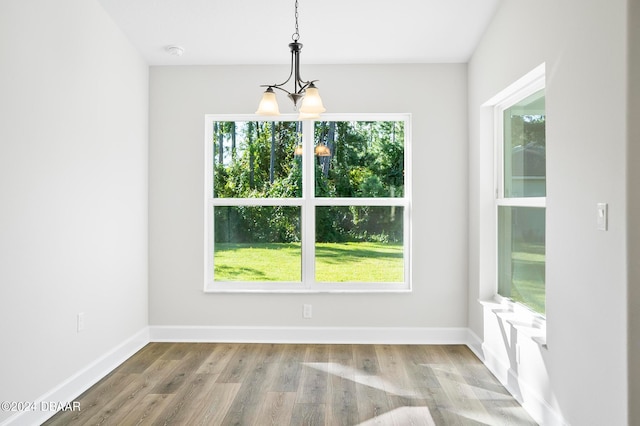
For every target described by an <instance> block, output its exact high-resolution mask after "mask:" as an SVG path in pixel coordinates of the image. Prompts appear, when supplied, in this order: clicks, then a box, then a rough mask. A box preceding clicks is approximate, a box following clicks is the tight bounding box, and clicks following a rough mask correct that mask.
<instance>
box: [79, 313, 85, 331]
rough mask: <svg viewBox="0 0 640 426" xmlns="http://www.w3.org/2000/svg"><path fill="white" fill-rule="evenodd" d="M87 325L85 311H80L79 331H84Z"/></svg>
mask: <svg viewBox="0 0 640 426" xmlns="http://www.w3.org/2000/svg"><path fill="white" fill-rule="evenodd" d="M86 327H87V324H86V322H85V319H84V312H80V313H79V314H78V333H80V332H81V331H84V330H85V329H86Z"/></svg>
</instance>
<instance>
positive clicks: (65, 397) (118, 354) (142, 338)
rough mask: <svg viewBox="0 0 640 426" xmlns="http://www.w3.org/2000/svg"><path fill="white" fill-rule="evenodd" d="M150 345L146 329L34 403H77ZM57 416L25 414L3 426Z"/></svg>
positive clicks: (29, 423) (18, 414)
mask: <svg viewBox="0 0 640 426" xmlns="http://www.w3.org/2000/svg"><path fill="white" fill-rule="evenodd" d="M147 343H149V330H148V328H147V327H145V328H144V329H142V330H140V331H139V332H138V333H136V334H134V335H133V336H131V337H130V338H128V339H127V340H125V341H124V342H122V343H120V344H119V345H118V346H116V347H115V348H113V349H112V350H110V351H109V352H107V353H106V354H104V355H103V356H101V357H100V358H98V359H96V360H95V361H94V362H92V363H91V364H89V365H88V366H86V367H85V368H83V369H82V370H80V371H78V372H77V373H76V374H74V375H73V376H71V377H69V378H68V379H67V380H65V381H63V382H62V383H60V384H59V385H58V386H56V387H55V388H53V389H52V390H50V391H49V392H47V393H45V394H44V395H42V396H40V397H39V398H36V399H35V400H34V402H35V405H36V407H42V406H48V403H50V402H54V403H58V402H63V403H67V402H73V400H74V399H75V398H77V397H78V396H79V395H81V394H82V393H83V392H84V391H86V390H87V389H89V388H90V387H91V386H93V385H94V384H96V383H97V382H98V381H100V379H102V378H103V377H105V376H106V375H107V374H109V373H110V372H111V371H113V370H114V369H115V368H116V367H117V366H119V365H120V364H122V363H123V362H124V361H125V360H127V359H128V358H129V357H131V355H133V354H134V353H136V352H137V351H139V350H140V349H141V348H142V347H143V346H145V345H146V344H147ZM54 414H56V412H55V411H48V410H45V411H41V410H40V411H23V412H19V413H16V415H14V416H11V417H9V418H8V419H6V420H5V421H3V422H2V423H0V426H9V425H11V426H23V425H24V426H31V425H39V424H42V423H43V422H45V421H46V420H48V419H49V418H51V417H53V415H54Z"/></svg>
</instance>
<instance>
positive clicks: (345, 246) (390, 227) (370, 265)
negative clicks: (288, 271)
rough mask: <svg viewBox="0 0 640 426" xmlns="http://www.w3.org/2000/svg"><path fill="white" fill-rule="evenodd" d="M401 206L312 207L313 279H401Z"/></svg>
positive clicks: (347, 280)
mask: <svg viewBox="0 0 640 426" xmlns="http://www.w3.org/2000/svg"><path fill="white" fill-rule="evenodd" d="M402 241H403V207H396V206H383V207H378V206H341V207H316V245H315V249H316V261H315V265H316V280H317V281H320V282H403V281H404V260H403V259H404V253H403V244H402Z"/></svg>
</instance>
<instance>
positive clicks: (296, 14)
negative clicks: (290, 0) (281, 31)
mask: <svg viewBox="0 0 640 426" xmlns="http://www.w3.org/2000/svg"><path fill="white" fill-rule="evenodd" d="M295 7H296V13H295V18H296V32H295V33H293V35H292V36H291V38H292V39H293V41H294V42H297V41H298V40H300V31H299V30H298V0H296V6H295Z"/></svg>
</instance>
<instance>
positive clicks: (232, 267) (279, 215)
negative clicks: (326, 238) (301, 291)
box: [213, 206, 302, 281]
mask: <svg viewBox="0 0 640 426" xmlns="http://www.w3.org/2000/svg"><path fill="white" fill-rule="evenodd" d="M214 229H215V233H214V248H213V252H214V253H213V256H214V281H301V268H302V267H301V264H302V251H301V248H300V207H297V206H296V207H289V206H286V207H281V206H276V207H270V206H239V207H235V206H234V207H215V208H214Z"/></svg>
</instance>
